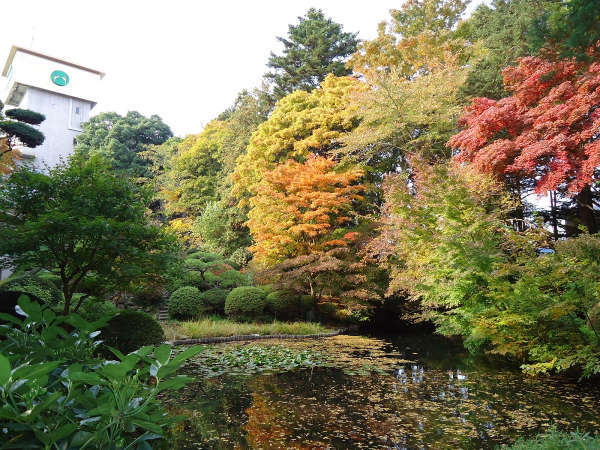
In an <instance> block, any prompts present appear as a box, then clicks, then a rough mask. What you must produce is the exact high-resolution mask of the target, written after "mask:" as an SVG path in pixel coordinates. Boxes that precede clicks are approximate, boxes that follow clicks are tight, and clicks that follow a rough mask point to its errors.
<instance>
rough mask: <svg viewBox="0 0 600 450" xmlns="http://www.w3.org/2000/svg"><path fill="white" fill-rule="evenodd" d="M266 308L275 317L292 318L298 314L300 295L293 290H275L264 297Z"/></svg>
mask: <svg viewBox="0 0 600 450" xmlns="http://www.w3.org/2000/svg"><path fill="white" fill-rule="evenodd" d="M265 301H266V302H267V308H268V309H269V310H270V311H271V312H272V313H273V316H275V318H276V319H283V320H292V319H296V318H298V317H299V316H300V311H301V305H300V296H299V295H298V293H296V292H293V291H275V292H271V293H270V294H268V295H267V296H266V298H265Z"/></svg>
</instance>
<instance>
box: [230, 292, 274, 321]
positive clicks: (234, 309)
mask: <svg viewBox="0 0 600 450" xmlns="http://www.w3.org/2000/svg"><path fill="white" fill-rule="evenodd" d="M265 306H266V302H265V292H264V290H262V289H261V288H257V287H252V286H244V287H237V288H235V289H234V290H232V291H231V292H230V293H229V295H227V299H226V300H225V314H227V315H228V316H230V317H232V318H235V319H252V318H261V317H262V316H263V314H264V311H265Z"/></svg>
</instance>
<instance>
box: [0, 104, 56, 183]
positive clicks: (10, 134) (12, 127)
mask: <svg viewBox="0 0 600 450" xmlns="http://www.w3.org/2000/svg"><path fill="white" fill-rule="evenodd" d="M3 108H4V105H3V104H2V102H0V174H2V173H9V172H10V171H11V170H12V168H13V167H14V162H15V160H17V159H20V158H21V153H20V152H19V146H25V147H30V148H34V147H37V146H39V145H42V143H43V142H44V135H43V134H42V133H41V132H40V131H38V130H36V129H35V128H33V127H32V126H31V125H39V124H40V123H42V122H43V121H44V120H46V117H45V116H44V115H43V114H40V113H37V112H34V111H30V110H28V109H18V108H15V109H9V110H8V111H5V112H4V114H2V109H3Z"/></svg>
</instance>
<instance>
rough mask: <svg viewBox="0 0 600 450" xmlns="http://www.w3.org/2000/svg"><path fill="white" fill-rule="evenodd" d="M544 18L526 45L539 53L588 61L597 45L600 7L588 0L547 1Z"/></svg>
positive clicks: (533, 28)
mask: <svg viewBox="0 0 600 450" xmlns="http://www.w3.org/2000/svg"><path fill="white" fill-rule="evenodd" d="M546 3H547V7H546V10H545V11H544V14H543V15H542V16H541V17H540V18H539V19H538V20H537V21H536V23H535V24H534V25H533V26H532V27H531V30H530V37H529V41H530V42H531V44H532V47H533V48H534V49H535V50H538V51H541V53H550V54H555V55H558V56H559V57H561V58H571V57H576V58H577V59H580V60H590V59H592V58H593V57H594V56H595V54H596V53H597V48H595V47H596V44H597V42H598V41H600V31H599V30H598V26H597V25H598V20H600V5H599V4H598V2H595V1H589V0H557V1H547V2H546Z"/></svg>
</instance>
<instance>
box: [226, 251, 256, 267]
mask: <svg viewBox="0 0 600 450" xmlns="http://www.w3.org/2000/svg"><path fill="white" fill-rule="evenodd" d="M229 259H230V260H231V261H233V262H234V263H236V264H238V265H239V266H240V267H244V266H246V265H247V264H248V263H249V262H250V260H251V259H252V252H251V251H250V250H248V249H246V248H238V249H237V250H235V251H234V252H233V253H232V254H231V256H230V257H229Z"/></svg>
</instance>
